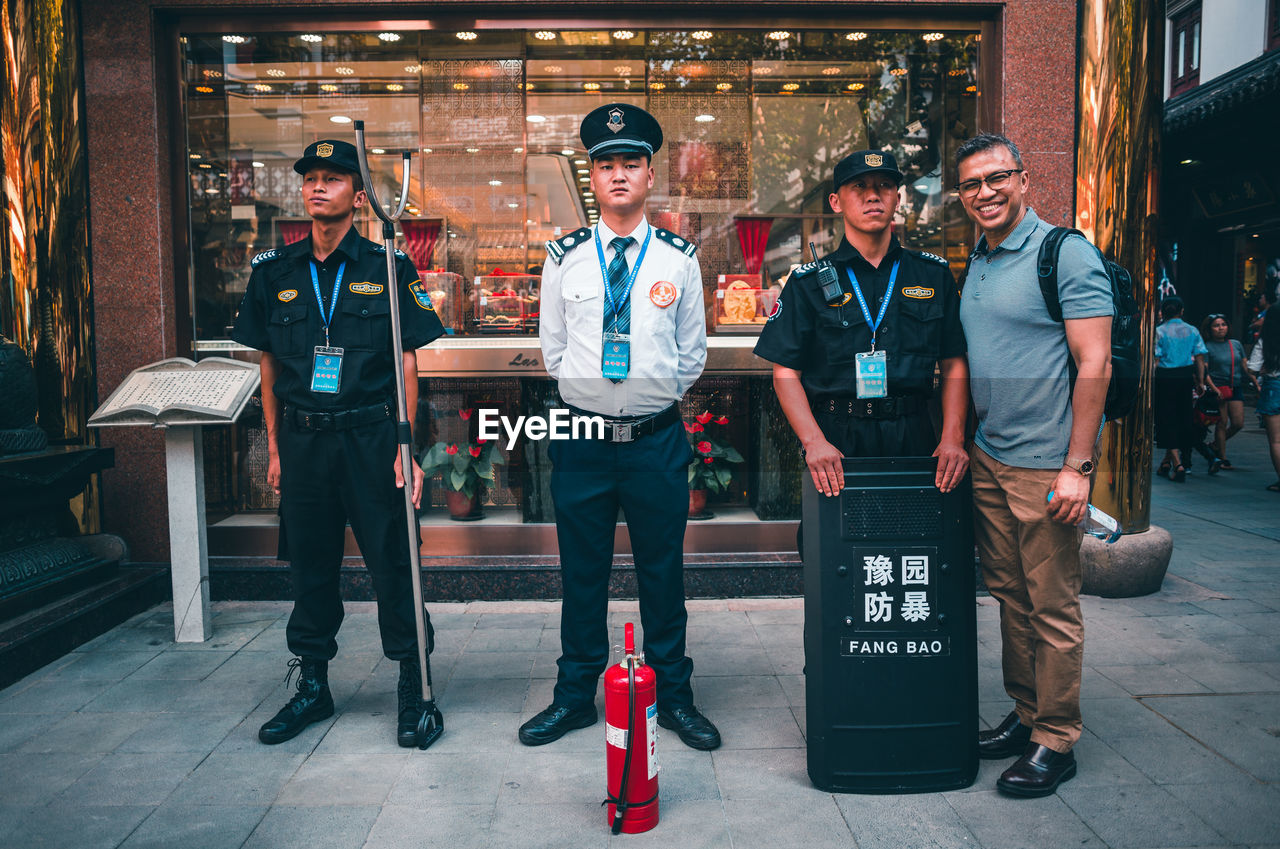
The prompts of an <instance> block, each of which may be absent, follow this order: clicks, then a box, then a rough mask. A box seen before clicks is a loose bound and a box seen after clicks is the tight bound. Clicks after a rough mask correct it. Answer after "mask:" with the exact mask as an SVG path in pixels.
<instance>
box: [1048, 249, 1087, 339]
mask: <svg viewBox="0 0 1280 849" xmlns="http://www.w3.org/2000/svg"><path fill="white" fill-rule="evenodd" d="M1072 235H1074V236H1079V237H1080V238H1082V239H1086V241H1087V237H1086V236H1085V235H1084V233H1081V232H1080V231H1079V230H1077V229H1075V228H1074V227H1054V228H1053V229H1051V230H1050V231H1049V232H1048V233H1047V234H1045V237H1044V241H1043V242H1041V243H1040V253H1039V254H1038V256H1037V257H1036V276H1037V277H1038V278H1039V280H1040V294H1041V295H1043V296H1044V305H1045V308H1046V309H1047V310H1049V317H1050V318H1052V319H1053V320H1054V321H1056V322H1058V323H1059V324H1061V323H1062V301H1061V299H1059V297H1058V254H1059V253H1060V252H1061V251H1062V243H1063V242H1065V241H1066V240H1067V237H1068V236H1072Z"/></svg>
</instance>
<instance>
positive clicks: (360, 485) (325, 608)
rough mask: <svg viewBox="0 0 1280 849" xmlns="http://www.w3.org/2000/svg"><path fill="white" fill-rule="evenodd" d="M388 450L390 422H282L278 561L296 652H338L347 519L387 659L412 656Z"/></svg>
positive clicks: (322, 655) (398, 508)
mask: <svg viewBox="0 0 1280 849" xmlns="http://www.w3.org/2000/svg"><path fill="white" fill-rule="evenodd" d="M395 456H396V439H395V422H393V421H392V420H390V419H387V420H385V421H380V422H374V423H372V424H367V425H362V426H360V427H355V428H351V429H349V430H341V431H330V432H317V431H302V430H296V429H294V427H293V425H292V424H290V423H288V422H286V423H285V424H284V425H283V427H282V428H281V433H280V470H281V486H280V495H281V498H280V537H281V545H280V559H282V560H286V559H287V560H288V561H289V574H290V577H291V579H292V582H293V613H292V615H290V617H289V625H288V628H287V629H286V631H285V635H286V638H287V640H288V643H289V650H290V651H291V652H293V653H294V654H296V655H298V656H300V657H308V658H318V659H322V660H330V659H332V658H333V657H334V656H335V655H336V654H337V653H338V641H337V634H338V628H339V627H340V626H341V625H342V616H343V610H342V597H341V595H340V593H339V589H338V570H339V568H340V567H341V565H342V549H343V542H344V537H345V532H346V525H347V522H350V523H351V530H352V532H353V533H354V534H355V538H356V543H357V544H358V545H359V546H360V553H361V554H362V555H363V556H364V562H365V566H366V568H367V569H368V570H369V574H370V576H371V577H372V579H373V589H374V593H376V595H377V599H378V629H379V630H380V632H381V634H382V651H383V654H385V655H386V656H387V657H389V658H391V659H392V660H408V659H410V658H414V657H417V655H418V648H417V626H416V625H415V623H414V616H413V605H414V600H413V583H412V580H413V578H412V575H411V574H410V571H409V570H410V566H409V546H408V543H407V542H406V536H407V534H406V532H405V512H404V511H405V505H404V493H403V492H402V491H401V490H400V489H398V488H397V487H396V484H395V473H394V471H393V468H392V464H393V463H394V461H395ZM429 632H430V627H429V625H428V633H429ZM428 642H430V640H428ZM429 649H430V647H429V646H428V650H429Z"/></svg>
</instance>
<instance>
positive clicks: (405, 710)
mask: <svg viewBox="0 0 1280 849" xmlns="http://www.w3.org/2000/svg"><path fill="white" fill-rule="evenodd" d="M421 670H422V666H421V665H420V664H419V663H418V659H417V658H416V657H415V658H411V659H410V660H402V661H400V683H399V684H398V685H396V697H397V703H398V704H397V710H398V711H399V714H398V716H399V719H398V721H397V723H396V742H397V743H399V744H400V745H401V746H402V747H404V748H406V749H411V748H413V747H414V746H416V745H418V721H419V720H421V719H422V711H423V706H422V671H421Z"/></svg>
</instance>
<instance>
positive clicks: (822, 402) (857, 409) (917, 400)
mask: <svg viewBox="0 0 1280 849" xmlns="http://www.w3.org/2000/svg"><path fill="white" fill-rule="evenodd" d="M924 408H925V399H923V398H921V397H920V396H919V395H895V396H892V397H889V398H853V397H850V396H840V395H835V396H828V397H826V398H816V399H814V402H813V404H812V409H813V411H814V412H815V413H840V414H842V415H846V416H853V417H854V418H856V419H899V418H902V417H903V416H909V415H912V414H914V413H919V412H921V411H922V410H924Z"/></svg>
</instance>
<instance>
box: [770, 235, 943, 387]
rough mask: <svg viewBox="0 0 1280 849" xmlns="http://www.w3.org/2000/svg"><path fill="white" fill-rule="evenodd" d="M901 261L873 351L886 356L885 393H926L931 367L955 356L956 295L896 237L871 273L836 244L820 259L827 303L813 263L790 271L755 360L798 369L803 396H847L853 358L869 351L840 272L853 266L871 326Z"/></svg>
mask: <svg viewBox="0 0 1280 849" xmlns="http://www.w3.org/2000/svg"><path fill="white" fill-rule="evenodd" d="M896 260H901V265H900V266H899V268H898V278H897V281H896V283H895V284H894V291H893V297H892V299H891V300H890V302H889V309H888V311H887V312H886V313H885V316H884V321H883V322H882V323H881V325H880V329H879V331H878V332H877V333H876V350H883V351H885V352H887V355H888V374H889V395H891V396H895V395H919V396H924V397H928V396H929V395H930V394H931V393H932V392H933V372H934V365H935V364H936V363H937V362H938V361H939V360H944V359H948V358H950V357H959V356H963V355H964V353H965V350H966V348H965V340H964V330H963V328H961V326H960V295H959V292H958V290H957V288H956V282H955V278H953V277H952V276H951V269H950V268H949V267H948V265H947V263H946V261H945V260H943V259H942V258H940V257H936V256H934V255H933V254H929V253H924V252H921V251H912V250H907V249H905V248H903V247H902V246H901V245H900V244H899V243H898V239H897V237H894V238H893V239H892V241H891V242H890V245H889V252H888V253H887V254H886V255H885V257H884V259H883V260H881V261H880V266H879V267H878V268H873V267H872V266H871V264H870V263H868V262H867V261H866V260H865V259H863V258H862V255H861V254H859V253H858V251H857V249H855V248H854V247H853V245H851V244H849V241H848V239H845V240H842V241H841V243H840V248H839V249H838V250H837V251H836V252H835V253H832V254H828V255H827V256H825V257H823V260H822V261H823V262H825V261H830V262H831V263H832V264H834V265H835V268H836V272H837V273H838V275H839V277H840V284H841V286H842V287H843V293H844V294H843V297H841V298H838V299H836V300H835V301H833V302H832V303H831V304H828V303H827V301H826V300H824V299H823V297H822V289H821V287H820V286H819V285H818V274H817V270H818V266H819V264H820V263H817V262H813V263H808V264H807V265H803V266H801V267H800V268H798V269H796V270H795V272H794V273H793V274H792V275H791V279H790V280H789V281H788V283H787V286H786V288H785V289H784V290H783V292H782V294H781V295H780V296H779V297H778V303H777V305H776V306H775V308H774V311H773V315H772V316H771V317H770V318H769V321H768V322H767V323H766V324H765V326H764V329H763V330H762V332H761V333H760V341H759V342H757V343H756V347H755V352H756V355H757V356H759V357H762V358H763V359H766V360H768V361H770V362H773V363H777V364H778V365H781V366H785V367H787V368H792V369H795V370H796V371H799V372H800V383H801V385H802V386H803V387H804V390H805V393H806V394H807V395H808V396H809V398H810V399H814V398H816V397H819V396H832V395H834V396H843V397H854V396H855V395H856V392H855V382H854V367H853V362H854V355H855V354H857V353H861V352H865V351H870V350H871V328H870V326H869V325H868V324H867V320H866V318H865V317H864V316H863V314H862V308H861V307H859V306H858V299H857V297H856V296H855V295H854V294H853V287H852V285H851V283H850V281H849V274H848V270H849V269H850V268H852V269H853V273H854V275H855V276H856V277H857V278H858V287H859V288H860V289H861V290H862V293H863V297H864V298H865V299H866V302H867V310H868V311H869V312H870V313H871V319H872V321H874V320H875V317H876V316H877V315H878V314H879V312H880V303H881V300H882V299H883V298H884V296H885V293H886V290H887V288H888V283H889V276H890V273H891V272H892V269H893V263H894V262H895V261H896Z"/></svg>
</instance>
